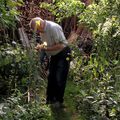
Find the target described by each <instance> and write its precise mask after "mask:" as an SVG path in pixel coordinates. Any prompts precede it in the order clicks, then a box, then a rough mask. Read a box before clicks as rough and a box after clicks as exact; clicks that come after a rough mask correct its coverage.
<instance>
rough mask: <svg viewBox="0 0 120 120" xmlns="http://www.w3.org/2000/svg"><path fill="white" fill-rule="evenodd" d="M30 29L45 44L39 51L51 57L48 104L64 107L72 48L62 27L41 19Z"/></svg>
mask: <svg viewBox="0 0 120 120" xmlns="http://www.w3.org/2000/svg"><path fill="white" fill-rule="evenodd" d="M30 27H31V28H32V30H34V31H35V32H38V33H40V36H41V38H42V42H43V44H41V45H37V46H36V49H37V50H44V51H45V52H46V54H47V55H48V56H51V59H50V64H49V75H48V86H47V99H46V103H47V104H53V103H55V104H58V105H59V106H62V105H63V102H64V99H63V97H64V91H65V86H66V80H67V75H68V71H69V67H70V60H69V57H70V48H69V47H68V42H67V40H66V38H65V36H64V33H63V30H62V28H61V26H60V25H58V24H57V23H54V22H52V21H47V20H43V19H41V18H39V17H37V18H33V19H32V20H31V21H30Z"/></svg>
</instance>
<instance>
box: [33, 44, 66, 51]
mask: <svg viewBox="0 0 120 120" xmlns="http://www.w3.org/2000/svg"><path fill="white" fill-rule="evenodd" d="M64 47H65V45H64V44H63V43H58V44H55V45H53V46H51V47H47V46H44V45H43V44H41V45H40V44H38V45H37V46H36V47H35V49H36V50H45V51H55V50H61V49H63V48H64Z"/></svg>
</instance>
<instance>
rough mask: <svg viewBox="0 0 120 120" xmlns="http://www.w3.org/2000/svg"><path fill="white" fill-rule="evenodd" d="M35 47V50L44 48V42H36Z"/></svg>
mask: <svg viewBox="0 0 120 120" xmlns="http://www.w3.org/2000/svg"><path fill="white" fill-rule="evenodd" d="M35 49H36V50H37V51H39V50H42V49H44V44H37V46H36V47H35Z"/></svg>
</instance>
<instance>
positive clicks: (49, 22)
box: [46, 20, 61, 29]
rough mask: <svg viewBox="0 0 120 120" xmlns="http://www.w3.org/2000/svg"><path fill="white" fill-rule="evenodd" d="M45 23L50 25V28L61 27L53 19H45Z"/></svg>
mask: <svg viewBox="0 0 120 120" xmlns="http://www.w3.org/2000/svg"><path fill="white" fill-rule="evenodd" d="M46 22H47V24H49V25H50V26H51V28H60V29H61V26H60V25H59V24H57V23H55V22H53V21H48V20H47V21H46Z"/></svg>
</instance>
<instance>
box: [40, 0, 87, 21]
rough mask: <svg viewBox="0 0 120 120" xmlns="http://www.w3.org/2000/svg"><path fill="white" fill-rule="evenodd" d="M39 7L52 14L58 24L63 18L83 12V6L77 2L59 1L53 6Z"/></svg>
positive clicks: (44, 4) (72, 0) (70, 0)
mask: <svg viewBox="0 0 120 120" xmlns="http://www.w3.org/2000/svg"><path fill="white" fill-rule="evenodd" d="M40 7H41V8H45V9H48V10H49V11H50V12H52V13H53V15H54V16H55V17H56V20H57V21H58V22H60V21H61V20H62V19H63V18H67V17H71V16H73V15H77V14H80V13H81V12H82V11H83V10H84V8H85V5H84V4H83V3H82V2H80V1H78V0H59V1H55V2H54V3H53V4H52V3H51V4H48V3H41V4H40Z"/></svg>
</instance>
